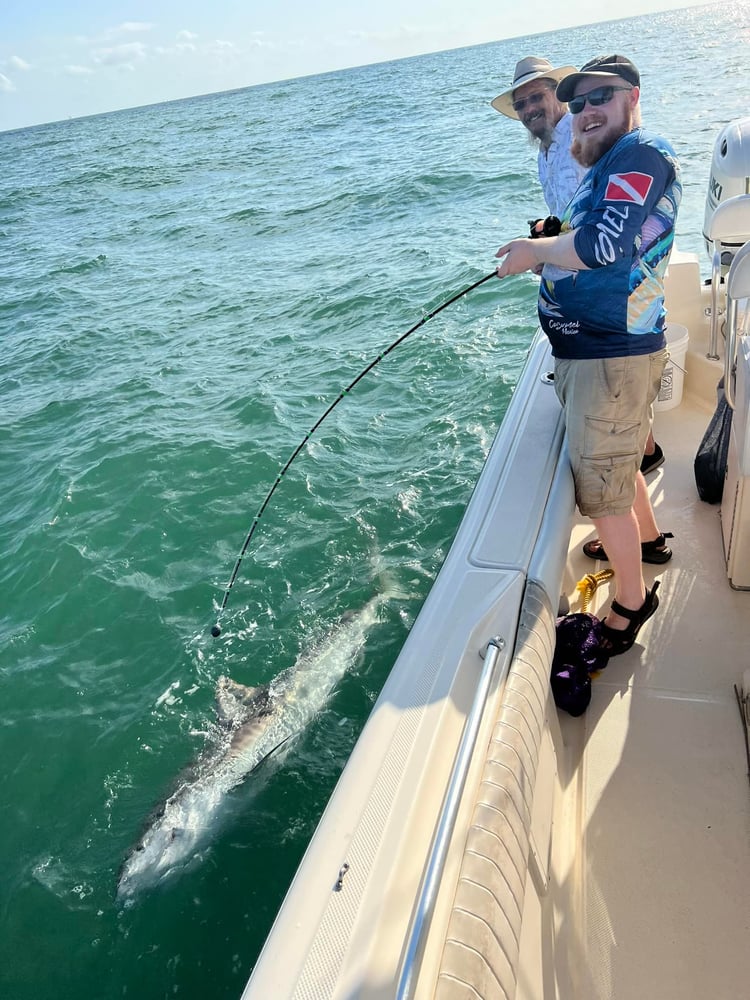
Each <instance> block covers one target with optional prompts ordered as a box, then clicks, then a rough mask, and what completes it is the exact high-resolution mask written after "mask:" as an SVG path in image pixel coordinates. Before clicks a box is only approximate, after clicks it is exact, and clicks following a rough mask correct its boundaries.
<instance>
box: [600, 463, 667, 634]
mask: <svg viewBox="0 0 750 1000" xmlns="http://www.w3.org/2000/svg"><path fill="white" fill-rule="evenodd" d="M639 477H640V478H641V479H643V477H642V476H640V473H639ZM644 489H645V483H644ZM646 500H648V494H646ZM648 507H649V510H650V508H651V505H650V503H649V505H648ZM651 519H652V520H653V511H651ZM593 521H594V525H595V527H596V530H597V533H598V535H599V538H600V539H601V541H602V544H603V545H604V548H605V549H606V552H607V555H608V556H609V561H610V564H611V566H612V569H613V570H614V571H615V588H616V589H615V600H616V601H619V603H620V604H622V606H623V607H625V608H629V609H630V610H632V611H637V610H638V609H639V608H640V607H641V606H642V604H643V601H644V598H645V595H646V584H645V582H644V580H643V573H642V572H641V537H640V533H639V530H638V519H637V517H636V513H635V509H633V510H631V511H630V512H629V513H627V514H609V515H607V516H606V517H597V518H594V519H593ZM656 534H658V531H657V532H656ZM606 623H607V625H609V626H610V628H614V629H620V628H627V626H628V624H629V623H628V621H627V619H625V618H622V617H621V616H620V615H617V614H615V612H614V611H610V612H609V613H608V614H607V617H606Z"/></svg>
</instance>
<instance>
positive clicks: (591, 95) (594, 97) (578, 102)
mask: <svg viewBox="0 0 750 1000" xmlns="http://www.w3.org/2000/svg"><path fill="white" fill-rule="evenodd" d="M632 89H633V88H632V87H597V88H596V89H595V90H590V91H589V92H588V93H587V94H579V95H578V97H573V98H571V100H569V101H568V110H569V111H570V113H571V115H580V113H581V112H582V111H583V109H584V108H585V107H586V101H588V102H589V104H590V105H591V107H592V108H600V107H601V106H602V104H609V102H610V101H611V100H612V98H613V97H614V96H615V91H616V90H632Z"/></svg>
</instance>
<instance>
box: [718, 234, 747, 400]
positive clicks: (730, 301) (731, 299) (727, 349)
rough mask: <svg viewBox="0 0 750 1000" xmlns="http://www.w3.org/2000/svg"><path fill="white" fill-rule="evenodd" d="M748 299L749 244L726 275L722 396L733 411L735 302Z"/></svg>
mask: <svg viewBox="0 0 750 1000" xmlns="http://www.w3.org/2000/svg"><path fill="white" fill-rule="evenodd" d="M748 297H750V242H747V243H745V245H744V246H743V247H742V249H741V250H738V251H737V253H736V254H735V257H734V260H733V261H732V266H731V267H730V268H729V274H728V275H727V340H726V344H725V346H724V394H725V395H726V397H727V403H728V404H729V406H730V407H731V408H732V409H734V385H733V383H732V374H733V370H734V364H735V360H736V358H737V314H738V309H737V300H738V299H746V298H748Z"/></svg>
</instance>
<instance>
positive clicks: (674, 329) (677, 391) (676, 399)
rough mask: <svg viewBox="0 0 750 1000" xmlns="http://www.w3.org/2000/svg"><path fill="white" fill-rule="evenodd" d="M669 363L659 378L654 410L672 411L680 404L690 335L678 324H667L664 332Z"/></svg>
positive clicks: (685, 328)
mask: <svg viewBox="0 0 750 1000" xmlns="http://www.w3.org/2000/svg"><path fill="white" fill-rule="evenodd" d="M665 333H666V336H667V347H668V348H669V361H667V364H666V366H665V368H664V371H663V373H662V376H661V389H659V395H658V396H657V397H656V399H655V400H654V409H655V410H672V409H674V407H675V406H679V405H680V403H681V402H682V383H683V380H684V377H685V358H686V356H687V349H688V343H689V341H690V334H689V333H688V330H687V327H686V326H681V325H680V324H679V323H667V329H666V330H665Z"/></svg>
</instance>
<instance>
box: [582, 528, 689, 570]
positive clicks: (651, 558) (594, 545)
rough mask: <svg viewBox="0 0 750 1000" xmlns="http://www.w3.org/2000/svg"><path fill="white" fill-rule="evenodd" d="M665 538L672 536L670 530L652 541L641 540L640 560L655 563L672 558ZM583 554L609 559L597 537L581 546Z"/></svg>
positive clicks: (659, 563)
mask: <svg viewBox="0 0 750 1000" xmlns="http://www.w3.org/2000/svg"><path fill="white" fill-rule="evenodd" d="M667 538H674V535H673V534H672V532H671V531H665V532H664V534H663V535H659V536H658V537H657V538H655V539H654V540H653V542H641V562H645V563H654V564H655V565H661V563H665V562H669V560H670V559H671V558H672V550H671V549H670V548H669V546H668V545H667V543H666V541H665V539H667ZM583 554H584V555H586V556H588V557H589V559H600V560H602V561H604V562H607V560H608V559H609V556H608V555H607V553H606V552H605V551H604V546H603V545H602V543H601V541H600V540H599V539H598V538H592V539H591V541H590V542H586V544H585V545H584V546H583Z"/></svg>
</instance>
